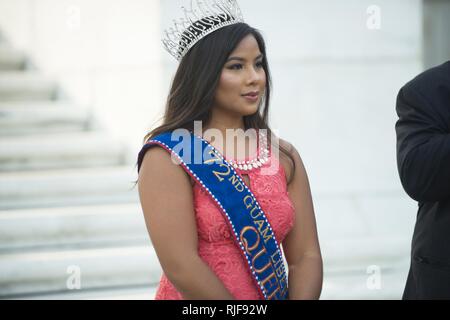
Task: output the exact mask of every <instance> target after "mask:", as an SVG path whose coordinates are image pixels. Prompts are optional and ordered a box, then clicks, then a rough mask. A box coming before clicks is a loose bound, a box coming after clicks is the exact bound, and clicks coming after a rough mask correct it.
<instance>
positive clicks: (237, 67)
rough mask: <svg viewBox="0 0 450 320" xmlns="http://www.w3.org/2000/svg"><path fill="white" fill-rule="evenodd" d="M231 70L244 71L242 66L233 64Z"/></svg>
mask: <svg viewBox="0 0 450 320" xmlns="http://www.w3.org/2000/svg"><path fill="white" fill-rule="evenodd" d="M229 69H231V70H239V69H242V64H239V63H237V64H233V65H232V66H230V67H229Z"/></svg>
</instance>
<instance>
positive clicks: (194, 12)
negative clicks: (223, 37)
mask: <svg viewBox="0 0 450 320" xmlns="http://www.w3.org/2000/svg"><path fill="white" fill-rule="evenodd" d="M181 9H182V10H183V12H184V17H183V18H181V19H178V21H177V20H173V22H174V26H173V27H171V28H169V29H167V30H165V32H164V33H165V37H164V38H163V39H162V42H163V45H164V47H165V49H166V50H167V51H168V52H169V53H170V54H171V55H172V56H173V57H174V58H175V59H177V60H178V61H180V60H181V59H182V58H183V57H184V56H185V55H186V53H187V52H188V51H189V50H190V49H191V48H192V47H193V46H194V45H195V44H196V43H197V42H198V41H200V40H201V39H203V38H204V37H205V36H207V35H208V34H210V33H212V32H214V31H216V30H218V29H220V28H223V27H225V26H229V25H232V24H236V23H240V22H244V18H243V16H242V12H241V9H240V8H239V5H238V4H237V1H236V0H191V5H190V9H189V10H187V9H186V8H185V7H181Z"/></svg>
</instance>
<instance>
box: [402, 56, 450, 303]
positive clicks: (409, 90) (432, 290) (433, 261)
mask: <svg viewBox="0 0 450 320" xmlns="http://www.w3.org/2000/svg"><path fill="white" fill-rule="evenodd" d="M396 109H397V114H398V117H399V119H398V121H397V123H396V126H395V129H396V133H397V165H398V171H399V174H400V180H401V183H402V185H403V188H404V189H405V191H406V193H407V194H408V195H409V196H410V197H411V198H413V199H414V200H416V201H418V207H419V208H418V213H417V221H416V225H415V229H414V235H413V239H412V247H411V265H410V270H409V274H408V279H407V281H406V286H405V290H404V293H403V299H450V61H447V62H446V63H444V64H442V65H440V66H437V67H434V68H431V69H429V70H427V71H425V72H423V73H422V74H420V75H418V76H417V77H416V78H414V79H413V80H412V81H410V82H408V83H407V84H406V85H405V86H403V88H401V90H400V92H399V94H398V97H397V108H396Z"/></svg>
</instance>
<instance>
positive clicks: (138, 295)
mask: <svg viewBox="0 0 450 320" xmlns="http://www.w3.org/2000/svg"><path fill="white" fill-rule="evenodd" d="M157 288H158V287H157V285H152V286H148V285H146V286H133V287H120V288H107V289H97V290H89V289H80V290H71V291H69V292H63V293H53V294H31V295H21V296H20V297H17V298H15V299H16V300H154V298H155V295H156V290H157Z"/></svg>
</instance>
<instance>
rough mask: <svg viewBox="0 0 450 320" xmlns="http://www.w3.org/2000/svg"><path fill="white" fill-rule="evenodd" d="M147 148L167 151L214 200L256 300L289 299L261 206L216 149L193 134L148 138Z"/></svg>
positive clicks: (278, 254) (277, 251)
mask: <svg viewBox="0 0 450 320" xmlns="http://www.w3.org/2000/svg"><path fill="white" fill-rule="evenodd" d="M177 138H178V139H177ZM179 138H181V140H179ZM146 145H147V147H148V146H152V145H159V146H161V147H163V148H164V149H166V150H167V151H169V152H171V154H172V156H175V157H176V158H175V159H177V160H178V162H180V164H181V165H182V167H183V168H184V169H185V170H186V172H187V173H188V174H189V175H190V176H191V177H192V178H193V179H195V181H196V182H198V183H199V184H200V185H201V186H202V188H203V189H204V190H206V191H207V192H208V194H209V195H210V196H211V197H212V199H213V200H214V201H215V202H216V204H217V205H218V206H219V208H220V209H221V210H220V211H221V212H222V213H223V215H224V217H225V218H226V219H225V220H226V221H227V222H228V225H229V226H230V228H231V231H232V234H233V238H234V240H235V242H236V244H237V245H238V247H239V248H240V251H241V253H242V254H243V256H244V258H245V260H246V261H247V264H248V267H249V270H250V273H251V274H252V277H253V280H254V281H255V284H256V285H257V288H258V291H259V293H260V295H261V298H263V299H266V300H285V299H288V282H287V275H286V270H285V267H284V262H283V255H282V251H281V249H280V246H279V244H278V242H277V240H276V239H275V234H274V233H273V230H272V227H271V226H270V224H269V221H268V220H267V218H266V216H265V213H264V212H263V210H262V209H261V206H260V205H259V203H258V201H257V200H256V198H255V196H254V195H253V193H252V192H251V191H250V189H249V188H248V187H247V186H246V184H245V183H244V181H243V180H242V178H241V177H240V176H239V174H238V173H237V172H236V171H235V169H234V167H233V166H232V165H230V164H229V163H228V162H227V161H226V160H225V159H224V158H223V156H222V155H221V154H220V153H219V152H218V151H217V149H215V148H214V147H213V146H211V145H210V144H209V143H208V142H207V141H205V140H204V139H203V138H201V137H198V136H196V135H194V134H193V133H192V132H189V134H188V135H186V134H184V135H181V136H177V135H176V134H175V132H174V133H172V132H166V133H163V134H160V135H158V136H157V137H154V138H153V139H151V140H149V141H148V142H147V144H146ZM141 152H142V151H141Z"/></svg>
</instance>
